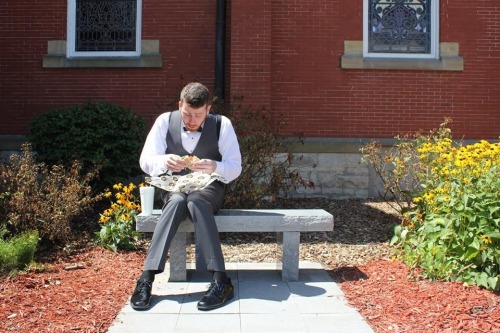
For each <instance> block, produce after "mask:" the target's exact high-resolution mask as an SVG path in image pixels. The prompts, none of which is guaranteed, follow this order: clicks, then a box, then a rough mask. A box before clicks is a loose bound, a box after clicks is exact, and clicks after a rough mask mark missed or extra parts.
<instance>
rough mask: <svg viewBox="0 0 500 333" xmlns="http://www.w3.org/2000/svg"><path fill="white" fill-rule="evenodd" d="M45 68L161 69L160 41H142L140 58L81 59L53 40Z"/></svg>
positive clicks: (48, 44) (61, 41) (49, 42)
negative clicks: (73, 56)
mask: <svg viewBox="0 0 500 333" xmlns="http://www.w3.org/2000/svg"><path fill="white" fill-rule="evenodd" d="M42 65H43V68H89V67H103V68H127V67H129V68H137V67H139V68H152V67H155V68H161V67H162V66H163V60H162V56H161V54H160V43H159V41H158V40H143V41H141V55H140V56H139V57H102V58H101V57H88V58H86V57H80V58H68V57H67V56H66V41H65V40H51V41H48V42H47V54H46V55H44V56H43V61H42Z"/></svg>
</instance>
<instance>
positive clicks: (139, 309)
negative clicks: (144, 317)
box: [130, 298, 151, 311]
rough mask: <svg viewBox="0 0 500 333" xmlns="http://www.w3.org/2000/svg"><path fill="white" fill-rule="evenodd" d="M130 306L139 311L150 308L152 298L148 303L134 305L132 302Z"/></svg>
mask: <svg viewBox="0 0 500 333" xmlns="http://www.w3.org/2000/svg"><path fill="white" fill-rule="evenodd" d="M130 307H131V308H132V309H134V310H137V311H143V310H148V309H149V308H150V307H151V298H150V299H149V301H148V304H146V305H133V304H132V303H130Z"/></svg>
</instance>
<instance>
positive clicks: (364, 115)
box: [231, 0, 500, 138]
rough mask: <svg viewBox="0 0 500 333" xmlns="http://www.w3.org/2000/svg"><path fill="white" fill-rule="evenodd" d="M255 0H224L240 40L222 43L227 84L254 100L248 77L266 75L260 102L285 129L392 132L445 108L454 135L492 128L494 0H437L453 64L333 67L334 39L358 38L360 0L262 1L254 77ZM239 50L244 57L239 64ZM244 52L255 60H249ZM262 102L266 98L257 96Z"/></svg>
mask: <svg viewBox="0 0 500 333" xmlns="http://www.w3.org/2000/svg"><path fill="white" fill-rule="evenodd" d="M262 2H264V4H261V13H262V15H260V14H259V13H258V9H255V6H254V5H253V4H252V5H248V4H246V1H244V0H233V1H232V3H233V6H235V4H238V8H236V9H235V8H233V10H232V14H233V16H234V15H237V14H238V15H239V17H238V18H239V20H235V19H234V17H233V22H232V38H231V41H232V42H233V43H235V41H239V42H240V43H239V44H238V47H232V53H233V55H232V56H231V59H232V60H233V63H232V64H231V68H232V69H233V68H234V69H235V71H236V73H233V74H232V76H231V79H232V83H231V87H232V88H235V87H238V88H244V89H247V95H249V97H250V99H248V100H247V102H248V103H250V104H252V105H256V104H258V100H257V99H254V98H253V96H252V95H253V94H254V93H255V90H254V89H255V86H267V85H269V84H270V86H271V101H270V106H269V109H270V110H271V111H272V112H273V114H275V115H276V116H277V117H278V116H279V115H280V114H282V115H284V118H285V119H286V120H287V122H288V130H289V131H290V132H293V131H302V132H304V133H305V134H306V136H309V137H379V138H380V137H394V136H395V135H397V134H400V133H403V132H406V131H414V130H419V129H424V130H427V129H431V128H435V127H437V126H439V124H440V123H441V122H442V121H443V119H444V118H445V117H450V118H452V120H453V121H454V122H453V125H452V129H453V132H454V134H455V137H457V136H459V137H462V136H465V137H467V138H498V136H499V135H500V108H499V104H500V45H499V41H500V25H499V24H498V22H499V19H500V6H499V5H498V1H497V0H489V1H480V2H478V1H472V2H471V1H457V0H442V1H441V6H440V7H441V8H440V11H441V15H440V18H441V22H440V27H441V29H440V40H441V41H442V42H458V43H459V45H460V54H461V55H462V56H463V58H464V61H465V70H464V71H463V72H441V71H409V70H407V71H390V70H343V69H341V68H340V57H341V56H342V54H343V43H344V41H345V40H362V11H363V6H362V1H330V0H313V1H307V2H304V1H298V0H280V1H278V0H276V1H272V5H271V8H272V17H271V25H272V27H271V82H269V83H267V82H259V80H258V79H257V77H256V75H258V74H257V73H258V72H257V69H258V68H259V66H263V65H262V64H261V63H259V62H258V61H263V60H264V59H265V58H266V57H267V53H266V52H262V53H260V57H258V56H254V55H253V54H254V53H255V52H256V50H258V48H257V47H256V46H258V43H260V42H261V41H262V40H263V39H265V40H267V38H268V36H267V35H261V33H260V31H261V27H262V26H265V25H266V24H267V22H268V21H267V19H266V18H267V16H268V12H267V11H268V6H267V5H265V3H266V2H265V1H259V4H260V3H262ZM241 7H245V9H242V8H241ZM252 20H253V22H254V24H253V26H254V27H253V28H252ZM235 21H236V22H235ZM242 21H243V22H242ZM235 28H236V29H235ZM263 37H264V38H263ZM248 43H251V44H248ZM240 47H241V48H242V50H243V51H244V52H245V54H244V56H242V55H240ZM234 53H237V54H236V55H234ZM241 58H244V59H247V62H246V63H245V66H250V68H247V69H246V70H245V71H244V73H243V74H242V73H241V72H240V70H241V66H242V64H240V63H239V62H238V61H239V59H241ZM252 59H257V64H258V65H257V64H256V65H254V66H253V67H251V65H250V64H251V63H252ZM235 60H238V61H235ZM235 62H236V63H235ZM265 74H266V73H263V75H262V76H260V78H263V79H264V78H266V77H267V76H266V75H265ZM252 87H253V88H252ZM233 92H234V91H233ZM257 96H260V94H257ZM263 104H264V105H266V106H267V105H269V104H268V102H267V100H266V99H265V98H264V103H263Z"/></svg>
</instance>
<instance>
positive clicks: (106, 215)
mask: <svg viewBox="0 0 500 333" xmlns="http://www.w3.org/2000/svg"><path fill="white" fill-rule="evenodd" d="M113 189H114V190H115V191H116V192H115V194H114V195H113V193H112V192H106V194H105V196H106V197H108V198H110V197H114V198H115V199H116V200H115V201H113V200H111V205H110V207H109V208H108V209H106V210H105V211H104V212H103V213H102V214H101V218H100V219H99V223H101V224H102V226H101V230H100V231H99V232H98V233H97V234H96V242H97V244H99V245H101V246H103V247H105V248H107V249H109V250H112V251H117V250H118V249H121V250H133V249H135V248H136V240H137V238H138V237H139V233H138V232H137V231H135V221H136V216H137V214H139V212H140V210H141V206H140V205H139V204H138V200H137V197H136V196H135V194H134V190H135V189H136V186H135V185H134V184H133V183H130V184H129V185H128V186H123V185H122V184H121V183H119V184H115V185H113Z"/></svg>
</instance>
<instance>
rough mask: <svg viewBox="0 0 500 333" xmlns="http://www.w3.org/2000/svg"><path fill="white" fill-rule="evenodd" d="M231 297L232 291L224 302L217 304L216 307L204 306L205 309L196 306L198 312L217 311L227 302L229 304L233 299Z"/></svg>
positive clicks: (232, 295)
mask: <svg viewBox="0 0 500 333" xmlns="http://www.w3.org/2000/svg"><path fill="white" fill-rule="evenodd" d="M233 297H234V291H232V292H231V293H230V294H229V296H228V297H227V298H226V299H225V300H223V301H222V302H221V303H219V304H217V305H213V306H205V307H200V306H197V308H198V310H201V311H209V310H214V309H218V308H220V307H223V306H224V305H226V304H227V302H229V301H230V300H232V299H233Z"/></svg>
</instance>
